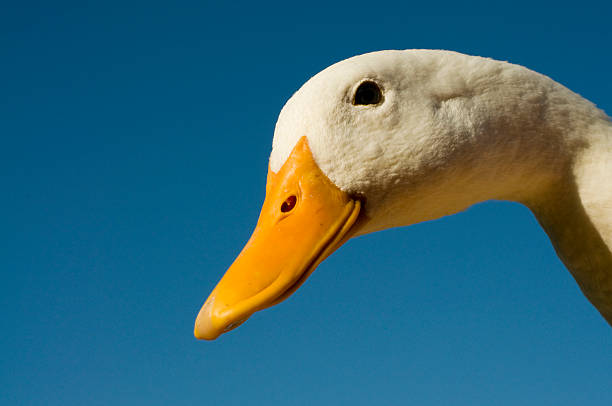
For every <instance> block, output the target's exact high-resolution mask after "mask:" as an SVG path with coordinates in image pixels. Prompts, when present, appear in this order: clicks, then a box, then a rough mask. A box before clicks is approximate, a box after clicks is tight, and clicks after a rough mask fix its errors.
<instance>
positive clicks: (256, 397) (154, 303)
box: [0, 1, 612, 406]
mask: <svg viewBox="0 0 612 406" xmlns="http://www.w3.org/2000/svg"><path fill="white" fill-rule="evenodd" d="M215 3H221V2H215ZM226 4H227V5H218V4H217V5H209V4H206V2H180V4H178V2H176V3H175V2H156V1H153V2H151V1H146V2H145V1H143V2H99V3H98V4H94V3H90V2H82V1H74V2H62V1H58V2H40V3H32V2H13V3H12V4H10V5H9V4H4V5H3V6H2V10H1V12H0V49H1V57H0V59H1V61H0V77H1V83H2V84H1V89H0V137H1V143H0V187H1V195H0V197H1V198H0V210H1V214H0V267H1V269H0V270H1V283H0V305H1V307H2V319H1V321H0V331H1V332H2V333H1V334H0V387H1V388H2V389H1V390H0V403H2V404H7V405H8V404H15V405H43V404H44V405H84V404H87V405H90V406H94V405H134V404H147V405H168V404H172V405H183V404H185V405H187V404H189V405H193V404H200V405H245V404H279V405H280V404H282V405H312V404H330V405H342V404H351V405H373V404H384V405H400V404H402V405H403V404H415V405H478V404H482V405H484V404H487V405H517V404H520V405H611V404H612V329H611V328H610V327H609V326H608V325H607V324H606V322H605V321H604V320H603V319H602V318H601V317H600V316H599V314H598V313H597V312H596V310H595V309H594V308H593V307H592V306H591V305H590V304H589V303H588V302H587V300H586V299H585V298H584V297H583V296H582V294H581V293H580V292H579V290H578V287H577V285H576V284H575V282H574V281H573V280H572V278H571V276H570V274H569V273H568V272H567V271H566V270H565V268H564V267H563V265H562V264H561V263H560V261H559V260H558V259H557V257H556V256H555V254H554V252H553V249H552V247H551V244H550V242H549V241H548V239H547V237H546V235H545V234H544V232H543V231H542V230H541V229H540V228H539V226H538V225H537V223H536V221H535V219H534V217H533V216H532V215H531V213H530V212H529V211H528V210H527V209H526V208H524V207H522V206H520V205H517V204H513V203H500V202H496V203H485V204H480V205H478V206H476V207H473V208H471V209H470V210H468V211H467V212H464V213H461V214H459V215H455V216H452V217H449V218H444V219H441V220H438V221H434V222H429V223H425V224H420V225H416V226H412V227H408V228H402V229H395V230H389V231H385V232H382V233H376V234H373V235H368V236H365V237H360V238H358V239H355V240H353V241H350V242H349V243H348V244H346V245H345V246H344V247H342V248H341V249H340V250H339V251H338V252H337V253H335V254H334V255H333V256H332V257H330V258H329V259H328V260H327V261H326V262H324V263H323V264H322V265H321V266H320V267H319V269H317V271H316V272H315V273H314V274H313V275H312V277H311V278H310V279H309V281H308V282H307V283H306V284H305V285H304V286H303V287H302V288H301V289H300V290H299V291H298V292H297V293H296V294H295V295H294V296H293V297H291V299H290V300H288V301H286V302H285V303H283V304H282V305H280V306H277V307H274V308H272V309H270V310H266V311H264V312H261V313H258V314H256V315H255V316H253V317H252V318H251V319H250V320H249V321H248V322H247V323H245V324H244V325H243V326H242V327H240V328H239V329H237V330H235V331H233V332H232V333H230V334H227V335H224V336H222V337H221V338H220V339H219V340H218V341H215V342H199V341H196V340H195V338H194V337H193V334H192V329H193V322H194V319H195V316H196V314H197V312H198V310H199V308H200V306H201V305H202V303H203V301H204V299H205V298H206V296H207V295H208V293H209V292H210V290H211V289H212V288H213V286H214V285H215V284H216V282H217V281H218V279H219V278H220V277H221V275H222V274H223V272H224V271H225V270H226V268H227V267H228V265H229V264H230V263H231V262H232V261H233V259H234V257H235V256H236V254H237V253H238V252H239V251H240V249H241V248H242V246H243V244H244V243H245V241H246V240H247V238H248V237H249V235H250V232H251V230H252V228H253V226H254V224H255V221H256V219H257V216H258V214H259V208H260V205H261V202H262V200H263V196H264V187H265V179H266V170H267V159H268V154H269V152H270V149H271V140H272V134H273V129H274V124H275V122H276V118H277V115H278V112H279V111H280V109H281V107H282V106H283V104H284V102H285V101H286V100H287V99H288V98H289V97H290V96H291V94H292V93H293V92H294V91H295V90H297V88H298V87H299V86H300V85H301V84H302V83H303V82H304V81H305V80H307V79H308V78H309V77H310V76H312V75H313V74H315V73H316V72H318V71H319V70H321V69H323V68H325V67H326V66H328V65H330V64H332V63H334V62H336V61H339V60H341V59H344V58H346V57H349V56H352V55H355V54H360V53H364V52H368V51H373V50H379V49H393V48H394V49H404V48H443V49H452V50H456V51H460V52H465V53H469V54H476V55H482V56H489V57H493V58H496V59H502V60H508V61H511V62H513V63H518V64H521V65H525V66H527V67H529V68H531V69H534V70H536V71H539V72H542V73H545V74H547V75H549V76H551V77H552V78H553V79H556V80H557V81H559V82H561V83H563V84H564V85H566V86H568V87H569V88H570V89H572V90H574V91H576V92H578V93H580V94H582V95H583V96H585V97H586V98H588V99H590V100H592V101H593V102H595V103H597V104H598V105H599V106H600V107H601V108H603V109H604V110H606V111H607V112H608V113H610V112H612V83H611V79H610V66H611V64H612V52H611V51H612V48H611V46H610V44H611V43H612V35H611V31H612V30H611V29H610V20H611V17H612V6H611V5H610V2H606V1H601V2H589V1H581V2H577V3H574V4H573V6H572V8H565V7H564V6H563V5H562V4H560V3H559V2H554V3H553V2H550V3H549V4H547V5H543V4H542V3H538V2H533V1H531V2H521V1H519V2H502V3H499V5H498V2H491V1H487V2H479V3H465V2H456V1H453V2H448V1H443V2H435V4H434V5H432V6H415V5H414V4H412V2H408V1H403V2H396V3H389V2H384V1H372V2H359V1H351V2H344V3H334V2H330V1H325V2H310V1H308V2H307V1H304V2H278V3H274V4H273V3H268V4H265V3H264V2H250V3H249V4H239V3H236V2H226Z"/></svg>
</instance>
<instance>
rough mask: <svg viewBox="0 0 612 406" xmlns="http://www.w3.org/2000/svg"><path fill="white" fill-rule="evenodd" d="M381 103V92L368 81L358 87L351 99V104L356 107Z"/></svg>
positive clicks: (375, 85)
mask: <svg viewBox="0 0 612 406" xmlns="http://www.w3.org/2000/svg"><path fill="white" fill-rule="evenodd" d="M381 101H382V92H381V90H380V87H378V85H377V84H376V83H374V82H372V81H370V80H368V81H366V82H363V83H362V84H360V85H359V87H358V88H357V90H356V91H355V97H354V98H353V104H354V105H355V106H357V105H368V104H378V103H380V102H381Z"/></svg>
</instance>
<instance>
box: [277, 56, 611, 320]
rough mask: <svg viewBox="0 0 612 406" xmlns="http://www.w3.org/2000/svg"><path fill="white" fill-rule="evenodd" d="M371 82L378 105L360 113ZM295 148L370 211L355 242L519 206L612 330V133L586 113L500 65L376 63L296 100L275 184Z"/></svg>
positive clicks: (575, 101)
mask: <svg viewBox="0 0 612 406" xmlns="http://www.w3.org/2000/svg"><path fill="white" fill-rule="evenodd" d="M366 80H370V81H373V82H375V83H376V84H378V86H379V87H380V88H381V90H382V93H383V101H382V102H381V103H379V104H376V105H354V104H353V103H352V100H353V97H354V96H353V95H354V93H355V89H356V88H357V87H358V86H359V85H360V84H361V83H362V82H363V81H366ZM302 136H306V137H307V138H308V142H309V145H310V148H311V149H312V152H313V156H314V158H315V161H316V163H317V164H318V166H319V167H320V168H321V170H322V171H323V172H324V173H325V174H326V175H327V176H328V177H329V179H330V180H331V181H332V182H333V183H334V184H335V185H336V186H338V187H339V188H340V189H342V190H343V191H345V192H348V193H350V194H353V195H357V196H360V197H361V198H363V199H365V205H364V210H365V215H364V216H361V218H360V220H359V223H358V225H357V227H358V229H357V231H356V234H357V235H358V234H365V233H368V232H373V231H377V230H382V229H385V228H389V227H394V226H402V225H410V224H414V223H417V222H420V221H425V220H430V219H435V218H439V217H441V216H444V215H448V214H453V213H456V212H458V211H460V210H463V209H465V208H467V207H469V206H471V205H472V204H474V203H477V202H481V201H484V200H489V199H503V200H513V201H517V202H520V203H523V204H525V205H526V206H528V207H529V208H530V209H531V210H532V211H533V212H534V214H535V215H536V216H537V218H538V220H539V221H540V223H541V224H542V226H543V228H544V229H545V230H546V232H547V233H548V235H549V236H550V238H551V240H552V242H553V244H554V246H555V248H556V250H557V253H558V254H559V256H560V257H561V259H562V260H563V261H564V263H565V264H566V266H567V267H568V268H569V269H570V271H571V272H572V274H573V275H574V277H575V278H576V280H577V281H578V283H579V285H580V287H581V288H582V290H583V292H584V293H585V294H586V296H587V297H588V298H589V300H591V302H592V303H593V304H594V305H595V307H597V308H598V310H599V311H600V312H601V313H602V315H603V316H604V317H605V318H606V319H607V320H608V322H609V323H611V324H612V253H611V247H612V125H611V123H610V120H609V118H608V117H607V116H606V115H605V114H604V113H603V112H602V111H601V110H599V109H597V108H596V107H595V106H594V105H593V104H592V103H590V102H589V101H587V100H585V99H583V98H582V97H580V96H579V95H577V94H575V93H573V92H571V91H570V90H568V89H567V88H565V87H564V86H562V85H560V84H558V83H556V82H554V81H553V80H551V79H550V78H548V77H546V76H543V75H540V74H538V73H536V72H533V71H531V70H528V69H526V68H523V67H521V66H517V65H513V64H509V63H505V62H499V61H495V60H491V59H486V58H480V57H474V56H467V55H462V54H458V53H455V52H449V51H430V50H407V51H381V52H374V53H370V54H366V55H361V56H357V57H353V58H350V59H347V60H345V61H342V62H339V63H337V64H335V65H333V66H331V67H329V68H327V69H325V70H324V71H322V72H320V73H319V74H317V75H316V76H314V77H313V78H312V79H310V80H309V81H308V82H307V83H306V84H304V85H303V86H302V88H301V89H300V90H299V91H298V92H296V93H295V94H294V95H293V96H292V97H291V99H290V100H289V101H288V102H287V104H286V105H285V107H284V108H283V110H282V111H281V113H280V116H279V119H278V122H277V125H276V130H275V134H274V141H273V149H272V154H271V156H270V169H271V170H272V171H274V172H276V171H278V170H279V168H280V167H281V166H282V164H283V163H284V162H285V160H286V159H287V157H288V156H289V153H290V152H291V150H292V149H293V147H294V146H295V144H296V142H297V141H298V140H299V139H300V138H301V137H302Z"/></svg>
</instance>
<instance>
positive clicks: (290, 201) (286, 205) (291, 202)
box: [281, 195, 297, 213]
mask: <svg viewBox="0 0 612 406" xmlns="http://www.w3.org/2000/svg"><path fill="white" fill-rule="evenodd" d="M296 203H297V198H296V197H295V196H293V195H291V196H289V197H288V198H287V199H286V200H285V201H284V202H283V204H281V211H282V212H283V213H287V212H289V211H291V210H293V208H294V207H295V204H296Z"/></svg>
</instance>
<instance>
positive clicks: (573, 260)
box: [528, 123, 612, 325]
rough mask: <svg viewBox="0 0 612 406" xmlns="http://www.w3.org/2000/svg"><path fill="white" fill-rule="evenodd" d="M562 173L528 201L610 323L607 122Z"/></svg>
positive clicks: (610, 134)
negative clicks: (561, 177) (536, 198)
mask: <svg viewBox="0 0 612 406" xmlns="http://www.w3.org/2000/svg"><path fill="white" fill-rule="evenodd" d="M585 144H586V145H585V146H584V147H583V148H582V149H581V151H579V152H577V154H576V158H575V159H574V160H573V162H572V164H571V167H570V168H568V174H567V175H568V176H566V177H564V180H563V181H560V182H558V183H557V184H555V185H554V186H553V187H551V188H550V190H549V191H548V192H547V193H546V196H545V197H544V198H543V199H540V201H539V202H536V203H532V204H528V206H529V207H530V208H531V210H532V211H533V212H534V214H535V215H536V217H537V219H538V221H539V222H540V224H541V225H542V227H543V228H544V230H545V231H546V233H547V234H548V236H549V237H550V239H551V242H552V244H553V246H554V248H555V250H556V251H557V254H558V255H559V257H560V258H561V260H562V261H563V263H564V264H565V266H566V267H567V268H568V269H569V270H570V272H571V273H572V275H573V277H574V278H575V279H576V282H578V285H579V286H580V289H581V290H582V292H583V293H584V294H585V296H586V297H587V298H588V299H589V301H590V302H591V303H592V304H593V305H594V306H595V307H596V308H597V309H598V310H599V312H600V313H601V314H602V316H603V317H604V318H605V319H606V320H607V321H608V323H609V324H610V325H612V189H611V188H610V178H611V177H612V125H610V124H609V123H604V124H602V125H600V126H598V127H597V129H596V130H595V131H594V133H593V134H592V136H590V137H589V138H588V141H587V142H586V143H585Z"/></svg>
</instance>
